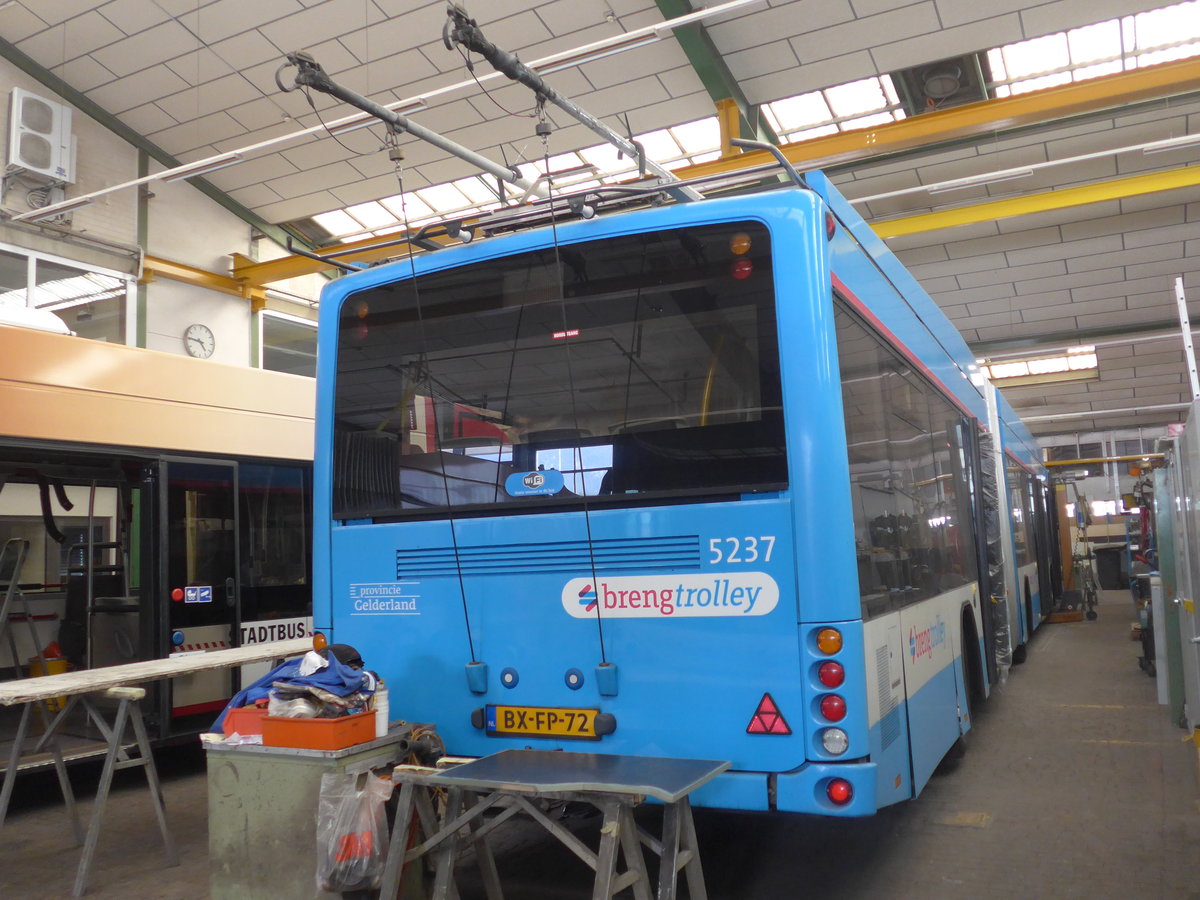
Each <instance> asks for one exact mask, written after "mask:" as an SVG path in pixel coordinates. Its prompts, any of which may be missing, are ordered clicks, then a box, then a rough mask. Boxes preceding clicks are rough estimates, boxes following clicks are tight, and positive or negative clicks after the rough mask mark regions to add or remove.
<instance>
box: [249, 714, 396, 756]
mask: <svg viewBox="0 0 1200 900" xmlns="http://www.w3.org/2000/svg"><path fill="white" fill-rule="evenodd" d="M262 736H263V744H264V745H265V746H267V747H300V748H302V749H305V750H341V749H343V748H345V747H353V746H354V745H355V744H363V743H366V742H367V741H373V740H375V711H374V710H368V711H367V712H362V713H357V714H356V715H353V716H338V717H337V718H335V719H284V718H280V717H278V716H263V720H262Z"/></svg>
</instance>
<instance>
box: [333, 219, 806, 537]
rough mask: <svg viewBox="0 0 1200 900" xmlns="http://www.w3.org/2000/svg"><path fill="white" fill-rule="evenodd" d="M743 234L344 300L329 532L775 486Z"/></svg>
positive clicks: (494, 271)
mask: <svg viewBox="0 0 1200 900" xmlns="http://www.w3.org/2000/svg"><path fill="white" fill-rule="evenodd" d="M775 334H776V330H775V305H774V291H773V287H772V276H771V253H770V241H769V236H768V233H767V230H766V228H765V227H764V226H763V225H761V224H758V223H750V222H740V223H734V224H722V225H706V226H697V227H691V228H680V229H673V230H669V231H659V232H651V233H646V234H634V235H623V236H620V237H615V238H608V239H605V240H598V241H589V242H583V243H576V244H569V245H560V246H559V247H557V248H555V247H549V248H545V249H541V250H536V251H531V252H526V253H521V254H518V255H513V256H507V257H501V258H499V259H491V260H485V261H481V262H478V263H474V264H471V265H467V266H463V267H460V268H456V269H449V270H445V271H441V272H433V273H429V274H426V275H422V276H420V277H419V278H417V279H415V280H414V279H411V278H404V279H402V280H397V281H396V282H393V283H389V284H386V285H382V286H380V287H375V288H371V289H369V290H364V291H361V292H358V293H355V294H351V295H349V296H348V297H347V298H346V300H345V301H344V303H343V306H342V310H341V317H340V324H339V333H338V365H337V384H336V389H335V407H334V431H335V433H334V513H333V514H334V518H337V519H363V518H381V517H392V516H401V515H411V514H420V513H426V514H428V513H431V512H437V511H439V510H441V511H444V510H446V509H447V508H451V507H452V508H454V509H455V510H456V511H469V510H477V511H480V512H488V511H504V512H510V511H516V510H519V509H522V508H527V509H544V508H546V507H547V506H561V505H563V504H568V505H569V504H571V503H578V502H581V498H583V497H584V496H585V495H586V497H587V498H589V502H591V501H592V499H593V498H594V500H595V502H598V503H621V502H641V501H643V500H647V499H652V498H655V497H670V496H674V495H703V494H709V495H712V494H734V493H737V494H740V493H745V492H752V491H759V490H775V489H778V488H780V487H783V486H784V484H785V482H786V466H785V460H784V441H783V417H782V412H781V409H780V385H779V354H778V349H777V341H776V336H775Z"/></svg>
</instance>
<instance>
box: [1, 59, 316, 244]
mask: <svg viewBox="0 0 1200 900" xmlns="http://www.w3.org/2000/svg"><path fill="white" fill-rule="evenodd" d="M0 57H3V58H4V59H6V60H8V61H9V62H10V63H12V64H13V65H14V66H16V67H17V68H18V69H20V70H21V71H22V72H24V73H25V74H26V75H29V76H30V77H32V78H35V79H37V81H38V82H39V83H40V84H43V85H45V86H46V87H47V88H49V89H50V90H51V91H53V92H54V93H55V94H57V95H58V96H60V97H62V98H63V99H64V100H66V101H67V102H68V103H70V104H71V105H72V106H74V107H75V108H77V109H78V110H80V111H81V112H83V113H84V114H85V115H87V116H90V117H91V118H93V119H95V120H96V121H97V122H99V123H100V124H101V125H103V126H104V127H105V128H107V129H108V130H109V131H111V132H112V133H113V134H115V135H116V136H117V137H119V138H120V139H121V140H123V141H125V142H126V143H128V144H132V145H133V146H134V147H136V148H137V149H138V150H142V151H144V152H145V153H146V154H148V155H149V156H150V157H151V158H152V159H156V160H158V162H160V163H162V164H163V165H164V166H166V167H167V168H168V169H173V168H175V167H176V166H181V165H183V163H182V162H180V161H179V160H178V159H176V158H175V157H173V156H172V155H171V154H169V153H167V151H166V150H163V149H162V148H161V147H159V146H158V145H157V144H155V143H153V142H152V141H149V140H147V139H146V138H145V137H144V136H142V135H140V134H138V133H137V132H136V131H134V130H133V129H132V128H130V127H129V126H128V125H126V124H125V123H124V122H122V121H120V120H119V119H118V118H117V117H116V116H114V115H113V114H112V113H110V112H108V111H107V110H106V109H104V108H102V107H101V106H99V105H98V104H96V103H95V102H94V101H92V100H90V99H88V97H87V96H85V95H84V94H83V93H82V92H80V91H78V90H76V89H75V88H73V87H71V85H69V84H67V82H65V81H63V80H62V79H61V78H59V77H58V76H57V75H55V74H54V73H53V72H51V71H49V70H48V69H45V68H43V67H42V66H41V65H40V64H39V63H37V62H36V61H34V60H33V59H32V58H30V57H29V56H28V55H26V54H25V53H23V52H22V51H21V50H18V49H17V48H16V47H15V46H14V45H13V44H12V43H11V42H9V41H6V40H4V39H3V38H0ZM187 180H188V182H189V183H190V184H191V185H192V186H193V187H194V188H196V189H197V190H198V191H200V192H201V193H203V194H204V195H205V196H207V197H209V198H210V199H211V200H213V201H215V202H216V203H219V204H220V205H221V206H223V207H225V209H227V210H229V211H230V212H231V213H233V214H234V215H235V216H237V217H238V218H240V219H242V220H243V221H245V222H248V223H250V225H252V226H253V227H254V228H257V229H258V230H259V231H261V232H262V233H263V234H265V235H266V236H267V237H269V238H271V240H273V241H275V242H276V243H278V244H279V246H281V247H286V246H287V239H288V237H289V236H290V237H291V238H292V240H293V242H295V243H299V244H301V245H302V246H304V247H307V248H308V249H309V250H312V249H314V247H313V245H312V244H311V243H309V241H307V240H306V239H305V238H304V236H303V235H301V234H298V233H293V232H291V231H290V230H287V229H284V228H281V227H279V226H278V225H274V224H272V223H270V222H268V221H267V220H266V219H264V218H262V216H260V215H258V214H257V213H255V212H253V211H252V210H249V209H247V208H246V207H244V206H242V204H240V203H238V202H237V201H236V200H234V199H233V198H232V197H230V196H229V195H228V194H226V193H225V192H224V191H222V190H221V189H220V188H218V187H217V186H216V185H214V184H213V183H212V182H211V181H206V180H205V179H203V178H189V179H187Z"/></svg>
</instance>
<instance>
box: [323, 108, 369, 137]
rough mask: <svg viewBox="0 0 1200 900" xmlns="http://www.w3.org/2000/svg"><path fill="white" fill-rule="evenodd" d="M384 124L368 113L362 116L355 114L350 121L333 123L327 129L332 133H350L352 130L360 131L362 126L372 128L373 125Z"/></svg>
mask: <svg viewBox="0 0 1200 900" xmlns="http://www.w3.org/2000/svg"><path fill="white" fill-rule="evenodd" d="M380 124H382V123H381V122H380V121H379V120H378V119H377V118H375V117H374V116H372V115H368V114H367V113H363V114H362V115H361V116H355V117H354V118H352V119H351V120H350V121H349V122H343V123H342V124H341V125H331V126H329V128H327V129H326V131H327V132H328V133H329V134H332V135H342V134H348V133H349V132H351V131H358V130H359V129H360V128H370V127H371V126H372V125H380Z"/></svg>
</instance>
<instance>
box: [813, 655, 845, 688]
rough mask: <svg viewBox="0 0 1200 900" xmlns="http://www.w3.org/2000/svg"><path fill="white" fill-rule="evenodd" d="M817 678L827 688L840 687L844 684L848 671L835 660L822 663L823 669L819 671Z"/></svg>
mask: <svg viewBox="0 0 1200 900" xmlns="http://www.w3.org/2000/svg"><path fill="white" fill-rule="evenodd" d="M817 678H819V679H820V680H821V684H823V685H825V687H831V688H835V687H840V686H841V684H842V682H843V681H845V680H846V670H845V669H843V668H842V664H841V663H836V662H834V661H833V660H830V661H829V662H824V663H821V668H819V669H817Z"/></svg>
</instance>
